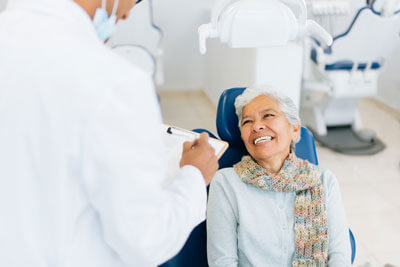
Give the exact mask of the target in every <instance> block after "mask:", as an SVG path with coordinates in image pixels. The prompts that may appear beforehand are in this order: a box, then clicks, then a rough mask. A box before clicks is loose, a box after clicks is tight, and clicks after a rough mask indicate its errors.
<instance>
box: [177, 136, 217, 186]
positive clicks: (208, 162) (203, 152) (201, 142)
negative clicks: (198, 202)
mask: <svg viewBox="0 0 400 267" xmlns="http://www.w3.org/2000/svg"><path fill="white" fill-rule="evenodd" d="M185 165H192V166H195V167H196V168H198V169H199V170H200V172H201V174H203V177H204V180H205V182H206V184H207V185H209V184H210V182H211V180H212V178H213V176H214V174H215V172H216V171H217V170H218V159H217V157H216V156H215V149H214V148H213V147H212V146H210V144H209V143H208V134H207V133H202V134H200V137H199V139H197V140H195V141H194V142H185V143H184V144H183V152H182V159H181V162H180V166H181V167H183V166H185Z"/></svg>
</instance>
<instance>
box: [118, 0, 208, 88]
mask: <svg viewBox="0 0 400 267" xmlns="http://www.w3.org/2000/svg"><path fill="white" fill-rule="evenodd" d="M153 2H154V17H155V22H156V24H157V25H159V26H160V27H161V28H162V29H163V31H164V40H163V48H164V70H165V84H164V85H163V86H161V87H160V89H174V90H188V89H201V88H204V71H205V70H204V65H205V64H204V62H205V58H204V57H203V56H201V55H200V53H199V49H198V37H197V28H198V26H199V25H200V24H203V23H207V22H208V21H209V19H210V18H209V16H210V15H209V10H210V7H211V6H212V3H213V1H212V0H168V1H163V0H153ZM148 19H149V17H148V5H147V3H146V1H143V2H141V3H140V4H139V5H138V6H136V7H134V8H133V10H132V14H131V16H130V18H129V20H128V21H126V22H122V23H121V25H119V29H118V32H117V33H116V35H115V37H114V38H113V39H112V40H110V41H112V43H121V42H135V43H142V44H145V45H146V46H148V47H150V48H151V49H153V48H154V46H155V44H156V42H157V34H156V32H155V31H154V30H153V29H152V28H151V27H150V25H149V20H148Z"/></svg>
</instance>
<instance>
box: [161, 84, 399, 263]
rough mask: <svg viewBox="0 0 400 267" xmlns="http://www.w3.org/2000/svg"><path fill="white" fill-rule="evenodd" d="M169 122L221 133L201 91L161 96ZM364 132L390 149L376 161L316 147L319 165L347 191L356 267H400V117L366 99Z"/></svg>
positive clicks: (363, 113)
mask: <svg viewBox="0 0 400 267" xmlns="http://www.w3.org/2000/svg"><path fill="white" fill-rule="evenodd" d="M159 94H160V97H161V109H162V113H163V117H164V122H166V123H169V124H173V125H177V126H180V127H183V128H187V129H192V128H206V129H209V130H211V131H212V132H214V133H216V130H215V114H216V107H215V106H214V105H213V104H212V102H211V101H210V100H209V99H208V98H207V96H206V95H205V94H204V93H203V92H201V91H185V92H165V91H161V92H159ZM360 113H361V117H362V121H363V123H364V126H365V128H369V129H373V130H375V131H376V132H377V136H378V137H379V138H380V139H381V140H382V141H383V142H384V143H385V144H386V145H387V148H386V149H385V150H384V151H383V152H381V153H379V154H377V155H374V156H348V155H343V154H338V153H335V152H332V151H330V150H328V149H326V148H323V147H321V146H319V145H317V153H318V158H319V162H320V166H322V167H325V168H328V169H331V170H332V171H333V172H334V173H335V174H336V176H337V178H338V180H339V182H340V185H341V190H342V195H343V201H344V206H345V210H346V214H347V217H348V221H349V224H350V228H351V229H352V231H353V233H354V235H355V237H356V242H357V255H356V260H355V262H354V266H363V267H367V266H368V267H375V266H377V267H382V266H384V265H385V264H391V265H393V266H397V267H400V113H399V112H396V111H394V110H391V109H390V108H388V107H386V106H385V105H383V104H381V103H379V102H376V101H375V100H371V99H369V100H363V101H362V102H361V104H360Z"/></svg>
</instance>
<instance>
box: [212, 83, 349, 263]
mask: <svg viewBox="0 0 400 267" xmlns="http://www.w3.org/2000/svg"><path fill="white" fill-rule="evenodd" d="M235 107H236V113H237V115H238V118H239V127H240V131H241V136H242V140H243V142H244V144H245V146H246V149H247V151H248V152H249V154H250V156H245V157H243V158H242V160H241V161H240V162H239V163H237V164H236V165H235V166H234V167H233V168H226V169H222V170H220V171H218V172H217V174H216V175H215V177H214V179H213V181H212V183H211V188H210V195H209V200H208V212H207V233H208V241H207V250H208V261H209V264H210V266H211V267H213V266H262V267H263V266H272V267H274V266H337V267H345V266H350V265H351V264H350V261H351V259H350V258H351V248H350V240H349V229H348V226H347V222H346V218H345V214H344V210H343V205H342V200H341V195H340V190H339V185H338V182H337V181H336V178H335V176H334V175H333V173H332V172H330V171H328V170H322V169H319V168H318V167H317V166H315V165H313V164H311V163H309V162H308V161H305V160H302V159H299V158H297V157H296V155H295V154H294V144H295V143H296V142H298V140H299V136H300V119H299V115H298V112H297V109H296V106H295V105H294V103H293V102H292V100H291V99H289V98H287V97H284V96H281V95H279V94H277V93H274V92H270V91H268V90H259V89H253V88H248V89H246V90H245V91H244V93H243V94H242V95H240V96H238V97H237V99H236V101H235Z"/></svg>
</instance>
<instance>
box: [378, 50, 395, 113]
mask: <svg viewBox="0 0 400 267" xmlns="http://www.w3.org/2000/svg"><path fill="white" fill-rule="evenodd" d="M399 70H400V46H399V47H398V48H397V49H396V51H395V52H394V53H393V55H392V56H391V57H389V58H388V59H387V61H386V62H385V65H384V68H383V70H382V73H381V75H380V77H379V81H378V99H379V100H381V101H382V102H384V103H385V104H387V105H389V106H391V107H392V108H394V109H396V110H398V111H400V75H399V74H400V71H399Z"/></svg>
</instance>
